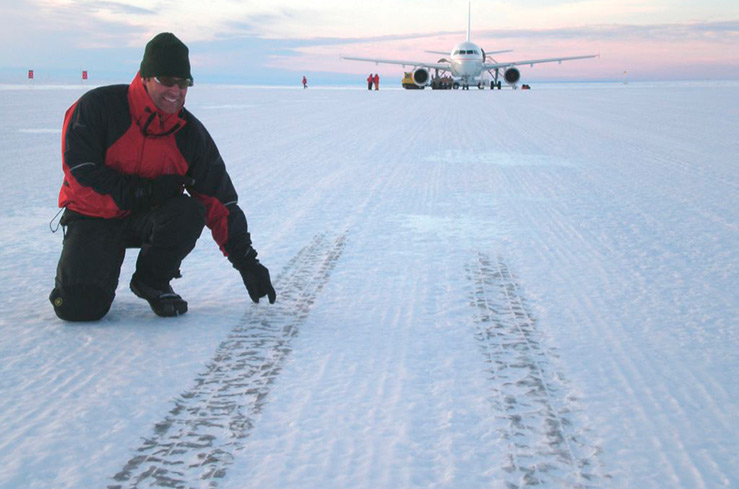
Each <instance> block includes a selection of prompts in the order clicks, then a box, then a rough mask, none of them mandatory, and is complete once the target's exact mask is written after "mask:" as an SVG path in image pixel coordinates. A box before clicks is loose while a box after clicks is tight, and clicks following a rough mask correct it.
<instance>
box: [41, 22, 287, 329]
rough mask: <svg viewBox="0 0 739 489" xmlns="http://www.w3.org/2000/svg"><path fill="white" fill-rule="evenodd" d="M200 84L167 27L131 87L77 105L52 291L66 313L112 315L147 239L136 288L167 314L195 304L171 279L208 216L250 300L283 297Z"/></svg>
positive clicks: (75, 317)
mask: <svg viewBox="0 0 739 489" xmlns="http://www.w3.org/2000/svg"><path fill="white" fill-rule="evenodd" d="M192 85H193V78H192V74H191V73H190V60H189V50H188V48H187V46H185V44H183V43H182V41H180V40H179V39H178V38H177V37H175V36H174V34H171V33H169V32H164V33H161V34H158V35H156V36H155V37H154V38H153V39H151V40H150V41H149V43H148V44H147V45H146V49H145V50H144V57H143V60H142V61H141V69H140V71H139V72H138V73H136V76H134V78H133V81H131V83H130V84H129V85H111V86H105V87H99V88H96V89H93V90H91V91H89V92H87V93H85V94H84V95H82V97H80V99H79V100H77V102H75V103H74V104H73V105H72V106H71V107H70V108H69V109H68V110H67V112H66V114H65V116H64V125H63V128H62V168H63V170H64V183H63V184H62V188H61V192H60V193H59V207H63V208H64V209H65V210H64V214H63V216H62V218H61V221H60V223H61V225H62V227H63V228H64V241H63V247H62V253H61V257H60V258H59V264H58V267H57V271H56V280H55V284H54V289H53V290H52V291H51V294H50V295H49V300H50V301H51V303H52V305H53V307H54V312H55V313H56V315H57V316H59V317H60V318H61V319H64V320H67V321H95V320H98V319H101V318H102V317H103V316H105V315H106V314H107V313H108V310H109V309H110V306H111V304H112V302H113V298H114V297H115V291H116V288H117V286H118V279H119V277H120V271H121V264H122V263H123V258H124V255H125V253H126V248H140V251H139V254H138V259H137V261H136V271H135V273H134V274H133V277H131V283H130V288H131V291H133V293H134V294H135V295H136V296H138V297H140V298H142V299H144V300H146V301H147V302H148V303H149V306H150V307H151V309H152V310H153V311H154V313H156V314H157V315H159V316H178V315H180V314H184V313H186V312H187V302H186V301H185V300H184V299H182V297H180V296H179V295H178V294H176V293H175V292H174V290H172V287H171V286H170V281H171V280H172V279H174V278H178V277H180V276H181V275H180V264H181V263H182V260H183V259H184V258H185V257H186V256H187V255H188V254H189V253H190V252H191V251H192V250H193V248H194V247H195V242H196V241H197V239H198V237H199V236H200V233H201V232H202V230H203V227H204V226H205V225H207V226H208V227H209V228H210V230H211V232H212V234H213V238H214V240H215V241H216V243H217V244H218V246H219V248H220V249H221V251H222V252H223V254H224V255H225V256H226V257H227V258H228V260H229V261H230V262H231V263H232V265H233V267H234V268H236V269H237V270H238V271H239V273H240V274H241V277H242V280H243V282H244V285H245V286H246V289H247V292H248V293H249V296H250V297H251V299H252V301H254V302H259V298H260V297H264V296H267V297H268V298H269V302H270V303H274V302H275V298H276V293H275V289H274V288H273V287H272V282H271V280H270V276H269V271H268V270H267V268H265V267H264V265H262V264H261V263H259V260H257V252H256V251H255V250H254V248H252V242H251V237H250V234H249V231H248V229H247V224H246V217H245V216H244V213H243V212H242V210H241V208H240V207H239V206H238V204H237V202H238V197H237V195H236V190H235V189H234V187H233V185H232V184H231V179H230V177H229V175H228V173H227V172H226V167H225V166H224V164H223V160H222V159H221V156H220V154H219V152H218V148H217V147H216V144H215V142H214V141H213V139H212V138H211V136H210V134H208V131H207V130H206V129H205V126H203V124H202V123H201V122H200V121H199V120H198V119H196V118H195V116H193V115H192V114H191V113H190V112H189V111H188V110H187V109H185V108H184V104H185V97H186V95H187V90H188V88H189V87H191V86H192ZM185 190H187V194H185V193H184V191H185Z"/></svg>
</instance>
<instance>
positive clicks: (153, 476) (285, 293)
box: [108, 233, 346, 489]
mask: <svg viewBox="0 0 739 489" xmlns="http://www.w3.org/2000/svg"><path fill="white" fill-rule="evenodd" d="M345 243H346V233H344V234H342V235H340V236H338V237H337V238H336V239H334V240H333V241H331V240H330V239H327V238H326V236H325V235H317V236H315V237H314V238H313V241H312V242H311V243H310V244H309V245H308V246H306V247H305V248H303V249H302V250H301V251H300V252H298V254H297V255H296V256H295V257H293V258H292V259H291V260H290V261H289V262H288V264H287V265H286V266H285V268H284V270H283V271H282V272H281V273H280V275H279V276H278V277H276V278H275V281H274V282H275V288H276V289H277V290H278V291H279V294H280V295H279V298H278V301H277V302H276V303H275V304H273V305H270V306H269V307H265V308H257V309H251V308H250V309H249V311H248V312H247V313H246V314H245V315H244V317H243V318H242V320H241V321H240V322H239V323H238V324H237V325H236V326H235V327H234V329H233V330H232V331H231V333H230V334H229V336H228V338H227V339H226V340H224V341H223V342H222V343H221V344H220V346H219V347H218V349H217V350H216V353H215V356H214V357H213V359H212V361H211V362H210V363H209V365H208V366H207V367H206V370H205V371H204V372H203V373H201V374H200V375H198V376H197V377H196V378H195V382H194V385H193V387H192V388H191V389H190V390H189V391H188V392H185V393H184V394H182V395H181V396H180V397H179V398H177V399H175V400H174V408H173V409H172V410H171V411H170V413H169V414H168V415H167V416H166V417H165V418H164V420H163V421H162V422H160V423H158V424H157V425H156V426H155V429H154V433H153V434H152V435H151V436H150V437H149V438H147V439H145V440H144V443H143V444H142V445H141V447H139V448H138V449H137V450H136V456H134V457H133V458H132V459H131V460H129V461H128V462H127V463H126V465H125V466H124V467H123V469H122V470H121V471H120V472H119V473H118V474H116V475H115V476H114V477H113V478H114V480H115V481H116V482H115V483H114V484H111V485H109V486H108V489H123V488H143V487H173V488H182V489H186V488H195V487H197V488H206V487H207V488H215V487H217V486H218V479H220V478H222V477H223V476H224V475H225V473H226V470H227V468H228V466H229V465H230V464H231V463H232V462H233V460H234V454H235V453H236V452H237V451H238V450H239V449H240V448H241V447H242V446H243V439H244V438H246V437H248V436H249V433H250V431H251V429H252V428H253V426H254V423H255V421H256V418H257V417H258V416H259V414H260V412H261V410H262V408H263V407H264V405H265V403H266V398H267V396H268V394H269V390H270V385H271V384H272V382H273V381H274V380H275V378H276V377H277V376H278V374H279V373H280V370H281V368H282V364H283V362H284V360H285V358H286V357H287V356H288V355H289V354H290V352H291V348H290V341H291V339H292V338H293V337H295V336H296V335H297V334H298V329H299V327H300V325H301V324H302V323H303V322H304V321H305V319H306V318H307V317H308V314H309V313H310V309H311V307H312V306H313V304H314V302H315V300H316V298H317V297H318V295H319V294H320V292H321V290H322V289H323V287H324V285H325V284H326V283H327V282H328V279H329V276H330V275H331V272H332V270H333V269H334V267H335V266H336V262H337V261H338V259H339V257H340V256H341V254H342V251H343V249H344V246H345Z"/></svg>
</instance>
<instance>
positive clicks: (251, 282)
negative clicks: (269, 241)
mask: <svg viewBox="0 0 739 489" xmlns="http://www.w3.org/2000/svg"><path fill="white" fill-rule="evenodd" d="M233 263H234V268H236V269H237V270H238V271H239V273H240V274H241V278H242V280H243V281H244V285H245V286H246V291H247V292H248V293H249V297H251V300H252V301H253V302H254V303H255V304H258V303H259V298H260V297H264V296H265V295H266V296H267V298H268V299H269V303H270V304H274V303H275V300H276V299H277V293H276V292H275V289H274V287H272V281H271V280H270V278H269V270H267V267H265V266H264V265H262V264H261V263H259V260H257V252H256V251H255V250H254V248H251V247H250V248H249V250H248V251H247V252H246V253H245V255H244V256H242V257H236V258H233Z"/></svg>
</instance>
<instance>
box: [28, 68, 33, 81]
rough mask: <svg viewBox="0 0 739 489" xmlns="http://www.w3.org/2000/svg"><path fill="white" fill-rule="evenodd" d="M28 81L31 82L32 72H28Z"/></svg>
mask: <svg viewBox="0 0 739 489" xmlns="http://www.w3.org/2000/svg"><path fill="white" fill-rule="evenodd" d="M28 79H29V80H33V70H28Z"/></svg>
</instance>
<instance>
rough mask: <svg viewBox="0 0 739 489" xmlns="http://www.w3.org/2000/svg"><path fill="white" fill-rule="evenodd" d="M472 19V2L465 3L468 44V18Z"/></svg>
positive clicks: (468, 39)
mask: <svg viewBox="0 0 739 489" xmlns="http://www.w3.org/2000/svg"><path fill="white" fill-rule="evenodd" d="M471 17H472V2H467V42H470V18H471Z"/></svg>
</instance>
